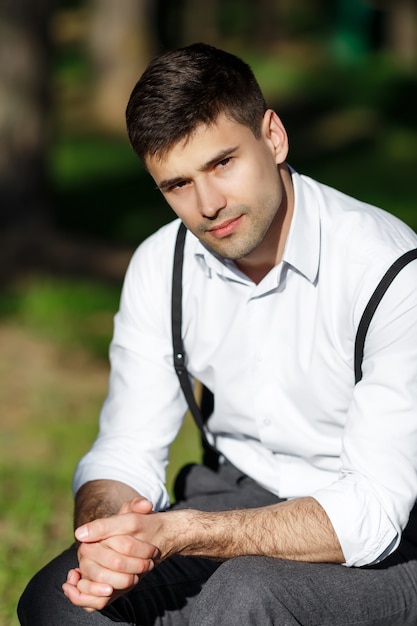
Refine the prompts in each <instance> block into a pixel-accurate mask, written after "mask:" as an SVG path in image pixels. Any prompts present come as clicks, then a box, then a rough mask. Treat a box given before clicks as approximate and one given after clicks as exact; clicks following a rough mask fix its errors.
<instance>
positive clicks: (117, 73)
mask: <svg viewBox="0 0 417 626" xmlns="http://www.w3.org/2000/svg"><path fill="white" fill-rule="evenodd" d="M89 8H90V11H91V21H90V26H91V28H90V41H89V45H90V52H91V58H92V63H93V72H94V73H93V82H94V85H93V103H92V105H93V115H94V119H95V121H96V122H98V124H99V125H100V126H101V128H103V129H105V130H108V131H110V132H115V133H123V134H124V133H125V109H126V105H127V101H128V98H129V96H130V93H131V91H132V89H133V87H134V85H135V84H136V82H137V80H138V79H139V76H140V75H141V73H142V72H143V70H144V69H145V67H146V65H147V63H148V62H149V60H150V59H151V58H152V56H154V54H155V51H156V44H155V36H154V29H153V21H152V18H153V16H152V3H151V1H150V0H123V1H122V2H118V1H117V0H90V7H89Z"/></svg>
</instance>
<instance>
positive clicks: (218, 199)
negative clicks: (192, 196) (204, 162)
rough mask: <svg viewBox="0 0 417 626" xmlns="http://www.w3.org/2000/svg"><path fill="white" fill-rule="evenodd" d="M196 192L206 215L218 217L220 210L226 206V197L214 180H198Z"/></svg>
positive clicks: (202, 210) (200, 208)
mask: <svg viewBox="0 0 417 626" xmlns="http://www.w3.org/2000/svg"><path fill="white" fill-rule="evenodd" d="M196 192H197V202H198V208H199V211H200V213H201V215H203V216H204V217H209V218H213V217H216V215H217V214H218V212H219V211H221V210H222V209H224V208H225V206H226V203H227V202H226V197H225V195H224V193H222V192H221V191H220V189H219V188H218V187H217V186H216V184H215V183H214V182H213V181H210V180H205V181H202V180H200V181H198V184H196Z"/></svg>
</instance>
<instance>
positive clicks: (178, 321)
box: [171, 222, 212, 450]
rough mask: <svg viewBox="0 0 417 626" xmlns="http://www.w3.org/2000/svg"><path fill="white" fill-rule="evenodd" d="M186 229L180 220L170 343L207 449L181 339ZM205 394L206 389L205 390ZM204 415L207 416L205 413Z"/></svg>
mask: <svg viewBox="0 0 417 626" xmlns="http://www.w3.org/2000/svg"><path fill="white" fill-rule="evenodd" d="M186 234H187V229H186V228H185V226H184V224H183V223H182V222H181V224H180V227H179V229H178V234H177V239H176V242H175V252H174V267H173V271H172V300H171V323H172V345H173V349H174V367H175V371H176V372H177V376H178V379H179V381H180V385H181V389H182V391H183V393H184V396H185V399H186V400H187V404H188V408H189V409H190V412H191V415H192V416H193V418H194V421H195V423H196V424H197V426H198V428H199V430H200V431H201V434H202V436H203V442H204V445H205V447H206V450H207V448H208V449H212V446H211V444H210V443H209V442H208V441H207V438H206V434H205V432H204V428H203V426H204V417H203V413H202V411H201V410H200V407H199V406H198V404H197V402H196V399H195V396H194V392H193V388H192V385H191V382H190V377H189V375H188V371H187V368H186V366H185V352H184V344H183V341H182V332H181V331H182V265H183V258H184V243H185V236H186ZM206 394H207V391H206ZM206 398H207V402H208V404H210V403H211V401H210V397H209V396H207V395H206ZM205 417H208V415H206V416H205Z"/></svg>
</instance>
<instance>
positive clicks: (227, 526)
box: [155, 498, 345, 563]
mask: <svg viewBox="0 0 417 626" xmlns="http://www.w3.org/2000/svg"><path fill="white" fill-rule="evenodd" d="M162 515H166V516H167V518H166V520H163V519H162V520H161V522H162V528H161V535H162V541H161V545H159V543H158V538H157V537H155V543H156V545H157V546H158V547H159V548H160V550H161V548H162V546H164V545H166V556H169V555H170V554H171V553H179V554H183V555H194V556H205V557H209V558H214V559H220V560H225V559H229V558H233V557H236V556H242V555H264V556H271V557H276V558H283V559H293V560H299V561H310V562H333V563H343V562H344V560H345V559H344V556H343V552H342V550H341V547H340V544H339V541H338V539H337V536H336V534H335V532H334V529H333V527H332V525H331V522H330V520H329V518H328V517H327V515H326V513H325V511H324V509H323V508H322V507H321V506H320V504H319V503H318V502H317V501H316V500H314V499H313V498H299V499H296V500H290V501H287V502H283V503H280V504H277V505H273V506H269V507H263V508H259V509H245V510H238V511H225V512H219V513H217V512H216V513H206V512H202V511H194V510H182V511H174V512H172V516H173V517H172V518H171V520H169V517H168V516H170V515H171V513H166V514H162Z"/></svg>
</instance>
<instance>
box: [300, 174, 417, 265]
mask: <svg viewBox="0 0 417 626" xmlns="http://www.w3.org/2000/svg"><path fill="white" fill-rule="evenodd" d="M302 179H303V183H304V184H306V185H308V186H309V187H310V188H311V189H312V191H313V193H314V195H315V197H316V198H317V201H318V203H319V210H320V223H321V232H322V245H323V246H328V247H330V248H334V249H335V250H337V251H338V253H339V254H341V253H343V254H344V255H345V258H346V260H348V259H349V260H351V261H352V262H355V263H362V262H363V263H366V264H367V265H368V266H369V264H370V263H371V264H372V265H374V266H375V265H380V266H381V271H383V270H384V268H385V269H387V268H388V267H389V266H390V265H391V263H392V262H394V261H395V259H396V258H398V257H399V256H401V255H402V254H403V253H404V252H407V251H408V250H411V249H413V248H417V235H416V233H415V232H414V231H413V230H412V229H411V228H410V227H409V226H408V225H407V224H405V223H404V222H403V221H401V220H400V219H398V218H397V217H396V216H395V215H393V214H391V213H389V212H388V211H386V210H383V209H381V208H379V207H376V206H373V205H371V204H368V203H366V202H362V201H360V200H357V199H356V198H354V197H352V196H349V195H347V194H345V193H343V192H341V191H338V190H336V189H334V188H332V187H329V186H327V185H324V184H322V183H319V182H317V181H314V180H312V179H310V178H308V177H305V176H303V177H302Z"/></svg>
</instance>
